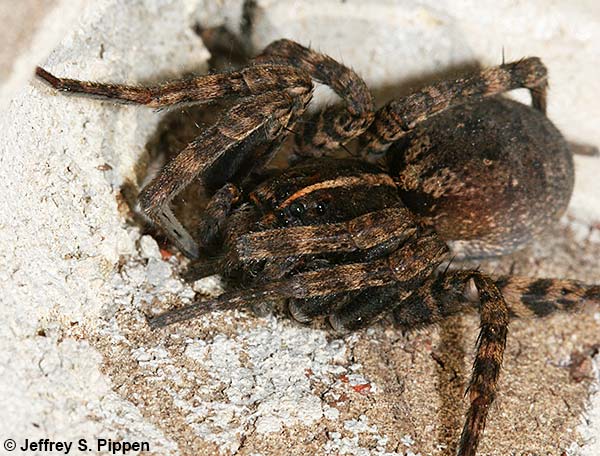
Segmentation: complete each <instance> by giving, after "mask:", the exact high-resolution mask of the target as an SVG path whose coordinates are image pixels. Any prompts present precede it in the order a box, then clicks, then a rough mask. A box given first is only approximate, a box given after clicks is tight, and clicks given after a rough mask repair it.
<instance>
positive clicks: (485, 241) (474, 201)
mask: <svg viewBox="0 0 600 456" xmlns="http://www.w3.org/2000/svg"><path fill="white" fill-rule="evenodd" d="M36 74H37V75H38V76H39V77H40V78H42V79H44V80H45V81H47V82H48V83H49V84H50V85H51V86H52V87H54V88H55V89H58V90H60V91H66V92H75V93H81V94H89V95H95V96H100V97H104V98H108V99H114V100H121V101H124V102H130V103H137V104H143V105H147V106H151V107H164V106H171V105H176V104H181V103H210V102H214V101H216V100H219V99H223V98H232V99H234V100H236V104H234V106H233V107H232V108H231V109H230V110H229V111H228V112H227V113H226V114H224V115H223V116H222V118H221V119H220V120H219V121H217V123H215V124H214V125H213V126H211V127H210V128H207V129H206V130H204V131H202V133H201V134H200V135H199V136H198V137H197V138H195V139H194V140H193V141H192V142H191V143H189V144H188V145H187V147H186V148H185V149H184V150H182V151H181V152H180V153H179V154H178V155H177V156H176V157H175V158H174V159H173V160H171V161H170V162H169V163H168V164H167V165H166V166H164V168H163V169H162V170H161V171H160V172H159V174H158V175H157V176H156V177H155V178H154V179H153V180H152V181H151V182H150V183H149V184H148V185H147V186H146V187H145V188H144V189H143V190H142V191H141V193H140V196H139V203H140V206H141V208H142V210H143V212H144V213H145V214H146V215H147V216H148V217H149V218H150V219H151V220H152V221H154V222H155V223H156V224H157V225H159V226H160V227H161V228H162V229H163V230H164V232H165V233H166V234H167V235H168V237H169V238H170V239H171V240H172V241H173V242H174V243H175V244H176V245H177V246H178V247H179V249H180V250H181V251H182V252H183V253H184V254H185V255H186V256H188V257H190V258H192V259H198V258H200V257H201V256H203V257H211V258H212V259H211V260H210V261H208V262H205V263H204V264H205V266H204V267H200V268H199V269H198V270H196V271H195V274H196V275H197V276H202V275H203V274H204V275H209V274H211V273H215V272H218V273H220V274H222V275H223V276H225V277H226V278H227V279H228V282H229V283H230V285H231V289H230V290H229V291H226V292H225V293H224V294H222V295H221V296H219V297H217V298H215V299H214V300H210V301H204V302H197V303H194V304H192V305H190V306H187V307H184V308H180V309H177V310H173V311H171V312H167V313H166V314H163V315H160V316H158V317H155V318H153V319H152V320H151V321H150V324H151V326H152V327H154V328H158V327H162V326H165V325H168V324H171V323H175V322H178V321H181V320H186V319H190V318H193V317H195V316H197V315H200V314H202V313H204V312H207V311H208V310H210V309H228V308H235V307H239V306H247V305H249V304H253V303H257V302H261V301H265V300H281V299H283V300H285V301H286V302H287V307H288V309H289V312H290V314H291V315H292V316H293V317H294V318H295V319H296V320H298V321H300V322H308V321H311V320H313V319H315V318H318V317H329V321H330V323H331V325H332V327H333V328H334V329H335V330H338V331H350V330H357V329H360V328H363V327H365V326H367V325H369V324H371V323H372V322H374V321H375V320H377V319H378V318H380V317H381V316H382V315H384V314H386V313H392V315H393V317H394V320H395V323H396V325H397V326H398V327H399V328H401V329H402V330H413V329H415V328H420V327H424V326H426V325H430V324H433V323H436V322H439V321H441V320H443V319H444V318H446V317H448V316H450V315H453V314H456V313H458V312H462V311H465V310H467V309H473V308H474V309H476V310H477V311H478V312H479V315H480V320H481V329H480V333H479V338H478V342H477V348H476V356H475V361H474V365H473V372H472V377H471V381H470V384H469V387H468V394H469V401H470V406H469V409H468V411H467V414H466V418H465V424H464V427H463V431H462V434H461V439H460V443H459V447H458V454H459V455H474V454H476V451H477V446H478V443H479V440H480V437H481V435H482V433H483V430H484V427H485V422H486V418H487V415H488V410H489V407H490V405H491V404H492V402H493V400H494V397H495V395H496V390H497V382H498V378H499V375H500V370H501V366H502V358H503V353H504V349H505V344H506V337H507V328H508V324H509V320H510V318H512V317H518V316H545V315H548V314H549V313H552V312H554V311H557V310H563V311H570V310H575V309H577V308H579V307H581V306H582V305H583V304H585V303H588V302H598V301H600V286H597V285H585V284H582V283H580V282H577V281H574V280H561V279H536V278H526V277H517V276H511V275H509V276H497V277H491V276H487V275H485V274H483V273H482V272H480V271H479V270H460V269H459V270H450V269H449V268H448V267H446V268H445V269H443V268H441V266H442V265H443V264H444V263H445V262H448V260H449V259H450V258H451V253H453V254H454V255H455V256H458V257H464V258H481V257H486V256H492V255H500V254H506V253H509V252H511V251H514V250H516V249H518V248H520V247H522V246H523V245H525V244H526V243H528V242H529V241H530V240H531V239H532V238H533V237H535V236H537V235H538V234H539V233H541V232H542V231H543V230H544V228H546V227H547V226H549V225H550V224H552V223H555V222H556V220H557V219H558V218H559V217H560V216H561V214H562V213H563V212H564V210H565V209H566V206H567V204H568V201H569V198H570V195H571V192H572V188H573V162H572V156H571V151H570V149H569V146H568V145H567V143H566V142H565V140H564V139H563V137H562V136H561V134H560V133H559V132H558V130H557V129H556V128H555V127H554V126H553V125H552V123H551V122H550V121H549V120H548V119H547V118H546V116H545V109H546V88H547V71H546V68H545V66H544V65H543V64H542V62H541V61H540V60H539V59H538V58H526V59H522V60H520V61H516V62H512V63H503V64H502V65H500V66H497V67H492V68H489V69H484V70H480V71H478V72H473V74H471V75H470V76H468V77H465V78H463V79H457V80H443V81H440V82H437V83H434V84H433V85H431V86H429V87H426V88H424V89H421V90H419V91H416V92H414V93H413V94H411V95H409V96H407V97H405V98H403V99H400V100H396V101H392V102H390V103H388V104H387V105H385V106H384V107H383V108H381V109H379V110H378V111H375V107H374V102H373V98H372V96H371V94H370V92H369V90H368V88H367V86H366V84H365V83H364V82H363V81H362V80H361V78H360V77H359V76H358V75H357V74H356V73H355V72H354V71H352V70H351V69H349V68H347V67H345V66H344V65H342V64H340V63H338V62H336V61H335V60H333V59H332V58H331V57H328V56H327V55H324V54H321V53H319V52H316V51H314V50H311V49H309V48H306V47H304V46H302V45H300V44H298V43H295V42H293V41H290V40H285V39H284V40H279V41H275V42H273V43H272V44H270V45H269V46H268V47H267V48H266V49H264V51H263V52H262V53H261V54H260V55H259V56H257V57H255V58H254V59H253V60H252V61H251V62H250V64H249V65H247V66H245V67H243V68H242V69H240V70H237V71H231V72H224V73H216V74H209V75H205V76H198V77H196V78H193V79H187V80H178V81H172V82H168V83H166V84H164V85H158V86H154V87H142V86H128V85H118V84H104V83H96V82H84V81H77V80H73V79H66V78H58V77H55V76H53V75H52V74H50V73H48V72H47V71H45V70H44V69H42V68H38V69H37V70H36ZM313 81H317V82H320V83H322V84H325V85H328V86H329V87H331V88H332V89H333V90H334V91H335V92H336V93H337V95H339V97H340V98H341V100H342V101H343V103H342V104H340V105H335V106H329V107H326V108H324V109H322V110H320V111H317V112H315V113H312V114H309V113H306V110H307V106H308V104H309V102H310V100H311V96H312V91H313ZM517 88H526V89H528V90H529V91H530V93H531V98H532V107H529V106H526V105H523V104H521V103H518V102H515V101H510V100H508V99H505V98H501V97H499V95H501V94H502V93H504V92H506V91H509V90H513V89H517ZM291 132H293V133H295V156H296V162H297V163H295V164H294V165H291V166H289V167H288V168H286V169H283V170H279V171H276V172H273V171H271V172H270V173H268V172H266V171H265V166H266V164H267V163H269V161H270V160H271V158H272V157H273V156H274V154H275V153H276V152H277V150H278V149H279V148H280V146H281V144H282V142H283V141H284V139H285V138H286V137H287V136H288V135H289V134H290V133H291ZM354 139H357V141H356V142H358V148H357V150H358V155H360V156H357V155H355V156H352V157H348V158H333V157H331V156H330V154H331V153H332V152H334V151H335V150H337V149H339V148H341V147H344V148H345V147H346V146H345V145H346V144H348V143H349V142H350V141H352V140H354ZM195 179H199V180H200V181H201V183H202V184H203V186H204V187H205V188H207V189H208V190H209V191H210V192H211V193H212V197H211V199H210V201H209V202H208V205H207V207H206V209H205V210H204V212H203V214H202V219H201V222H200V227H199V229H198V235H197V236H196V239H194V238H193V237H192V236H191V235H190V234H189V233H188V231H186V229H185V228H184V227H183V226H182V224H181V223H180V222H179V221H178V220H177V219H176V218H175V216H174V214H173V212H172V211H171V209H170V208H169V203H170V201H171V200H172V199H173V198H174V197H175V196H176V195H177V194H178V193H179V192H180V191H181V190H182V189H183V188H184V187H185V186H186V185H188V184H189V183H190V182H192V181H193V180H195ZM201 264H202V263H201Z"/></svg>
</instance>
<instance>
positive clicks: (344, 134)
mask: <svg viewBox="0 0 600 456" xmlns="http://www.w3.org/2000/svg"><path fill="white" fill-rule="evenodd" d="M255 61H257V62H263V61H268V62H273V63H278V64H283V65H290V66H292V67H294V68H300V69H301V70H303V71H305V72H306V73H308V74H309V75H310V76H311V78H313V79H314V80H315V81H318V82H320V83H322V84H325V85H327V86H329V87H331V88H332V89H333V91H334V92H335V93H336V94H337V95H338V96H339V97H340V98H341V99H342V100H343V102H344V104H343V105H342V106H329V107H326V108H325V109H323V110H321V111H318V112H316V113H315V114H313V115H311V116H310V117H308V118H305V119H303V120H302V121H301V122H299V123H298V126H297V127H296V130H297V134H296V136H295V139H296V149H297V150H296V151H295V152H296V154H298V155H299V156H302V157H306V156H314V157H318V156H321V155H323V154H325V153H327V152H330V151H333V150H336V149H338V148H339V147H341V146H343V145H344V144H345V143H347V142H348V141H350V140H351V139H353V138H356V137H358V136H359V135H360V134H362V133H363V132H364V131H365V130H366V128H367V127H368V126H369V125H370V124H371V122H372V121H373V118H374V111H375V105H374V102H373V96H372V95H371V92H370V91H369V89H368V87H367V85H366V84H365V82H364V81H363V80H362V79H361V78H360V77H359V76H358V75H357V74H356V73H355V72H354V71H353V70H351V69H350V68H348V67H346V66H345V65H342V64H341V63H339V62H336V61H335V60H334V59H332V58H331V57H329V56H328V55H325V54H321V53H319V52H316V51H314V50H312V49H309V48H307V47H304V46H302V45H300V44H298V43H295V42H293V41H290V40H285V39H283V40H278V41H275V42H273V43H271V44H270V45H269V46H267V47H266V48H265V49H264V51H263V52H262V53H261V54H260V55H259V56H258V57H256V58H255Z"/></svg>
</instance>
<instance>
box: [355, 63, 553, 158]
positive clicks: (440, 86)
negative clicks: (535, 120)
mask: <svg viewBox="0 0 600 456" xmlns="http://www.w3.org/2000/svg"><path fill="white" fill-rule="evenodd" d="M547 87H548V71H547V69H546V67H545V66H544V64H543V63H542V61H541V60H540V59H539V58H537V57H531V58H526V59H522V60H519V61H517V62H512V63H505V64H502V65H499V66H496V67H492V68H487V69H485V70H482V71H480V72H478V73H475V74H473V75H471V76H468V77H466V78H461V79H456V80H451V81H439V82H436V83H434V84H432V85H430V86H428V87H424V88H423V89H420V90H418V91H416V92H415V93H413V94H411V95H408V96H406V97H404V98H401V99H400V100H393V101H391V102H389V103H388V104H386V105H385V106H383V107H382V108H381V109H379V110H378V111H377V112H376V114H375V120H374V121H373V122H372V124H371V126H370V127H369V129H368V130H367V131H366V132H365V133H364V134H363V135H362V136H361V138H360V144H361V153H362V154H363V156H364V157H367V158H373V157H378V156H381V155H382V154H383V153H384V152H385V151H386V150H387V148H388V147H389V146H390V144H392V143H394V142H396V141H398V140H399V139H400V138H402V137H403V136H404V135H406V134H407V133H408V132H409V131H411V130H412V129H413V128H415V126H416V125H418V124H419V123H420V122H423V121H424V120H425V119H428V118H429V117H432V116H434V115H436V114H439V113H441V112H443V111H445V110H447V109H450V108H452V107H455V106H458V105H461V104H465V103H469V102H472V101H477V100H481V99H483V98H485V97H491V96H495V95H499V94H501V93H504V92H507V91H510V90H514V89H519V88H527V89H529V91H530V93H531V101H532V105H533V107H534V108H535V109H537V110H539V111H541V112H542V113H545V112H546V92H547Z"/></svg>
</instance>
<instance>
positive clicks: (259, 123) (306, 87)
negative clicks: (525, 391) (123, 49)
mask: <svg viewBox="0 0 600 456" xmlns="http://www.w3.org/2000/svg"><path fill="white" fill-rule="evenodd" d="M36 74H37V75H38V76H39V77H41V78H42V79H44V80H46V81H47V82H48V83H50V84H51V85H52V86H53V87H54V88H56V89H58V90H61V91H67V92H74V93H82V94H89V95H96V96H100V97H103V98H109V99H117V100H121V101H126V102H131V103H139V104H145V105H148V106H153V107H158V106H167V105H172V104H176V103H183V102H196V103H206V102H210V101H215V100H217V99H219V98H226V97H232V96H237V97H242V99H241V101H240V102H239V103H238V104H237V105H235V106H234V107H233V108H231V109H230V110H229V111H228V112H227V113H226V114H225V115H224V116H223V117H222V118H221V119H220V120H219V121H218V122H217V123H216V124H215V125H213V126H212V127H211V128H209V129H207V130H205V131H204V132H202V133H201V134H200V135H199V136H198V137H197V138H195V139H194V140H193V141H192V142H191V143H189V144H188V146H187V147H186V148H185V149H184V150H182V151H181V152H180V153H179V155H177V156H176V157H175V158H174V159H173V160H171V161H170V162H169V163H167V165H165V167H163V169H162V170H161V171H160V172H159V174H158V175H157V176H156V177H155V178H154V179H153V180H152V181H151V182H150V183H149V184H148V185H147V186H146V187H145V188H144V189H143V190H142V192H141V194H140V197H139V201H140V206H141V208H142V210H143V211H144V213H145V214H146V215H147V216H148V217H149V218H150V219H151V220H153V221H154V222H156V223H157V224H158V225H159V226H160V227H161V228H163V230H164V231H165V232H166V234H167V235H168V236H169V237H170V238H171V239H172V240H173V242H174V243H175V244H176V245H177V246H178V247H179V248H180V249H181V250H182V252H183V253H184V254H185V255H186V256H188V257H191V258H198V256H199V247H198V244H197V243H196V241H194V239H193V238H192V236H191V235H190V234H189V233H188V232H187V230H186V229H185V228H184V227H183V226H182V225H181V223H180V222H179V221H178V220H177V219H176V218H175V216H174V215H173V212H172V211H171V209H170V208H169V202H170V201H171V200H172V199H173V197H175V196H176V195H177V194H178V193H179V192H180V191H181V190H182V189H183V188H184V187H185V186H186V185H188V184H189V183H190V182H191V181H192V180H193V179H195V178H197V177H199V178H200V179H201V180H202V181H203V183H204V184H205V185H207V186H208V187H216V188H218V187H220V186H222V185H223V184H225V183H226V182H228V181H230V180H235V179H236V178H238V179H243V178H245V177H246V176H247V175H248V173H250V172H251V171H252V170H253V169H255V166H257V165H264V164H265V163H266V162H267V161H268V159H270V158H271V157H270V156H269V157H261V156H258V155H257V154H259V153H266V154H267V155H272V154H274V152H275V149H276V148H275V147H272V146H271V147H267V148H266V150H262V149H261V148H260V147H257V146H259V145H260V144H265V143H269V144H273V143H276V144H279V142H277V139H278V138H279V137H280V136H285V135H286V134H287V130H288V129H289V128H290V127H291V126H292V125H293V123H294V122H295V121H296V120H297V118H298V117H299V116H301V115H302V113H303V112H304V110H305V108H306V106H307V104H308V102H309V101H310V98H311V94H312V82H311V80H310V78H308V77H307V76H306V75H305V74H304V73H303V72H299V71H297V70H295V69H294V68H290V67H287V66H282V65H275V64H264V65H255V66H251V67H248V68H245V69H244V70H241V71H238V72H232V73H224V74H218V75H207V76H200V77H197V78H194V79H189V80H180V81H174V82H170V83H166V84H163V85H159V86H154V87H141V86H128V85H118V84H102V83H96V82H86V81H76V80H73V79H61V78H56V77H55V76H53V75H51V74H50V73H48V72H47V71H45V70H43V69H41V68H38V69H37V70H36ZM241 170H243V171H241ZM240 172H241V175H239V173H240Z"/></svg>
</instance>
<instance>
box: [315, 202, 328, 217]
mask: <svg viewBox="0 0 600 456" xmlns="http://www.w3.org/2000/svg"><path fill="white" fill-rule="evenodd" d="M315 209H316V210H317V213H318V214H320V215H323V214H324V213H325V210H326V209H327V206H326V205H325V203H324V202H323V201H319V202H318V203H317V205H316V206H315Z"/></svg>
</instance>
